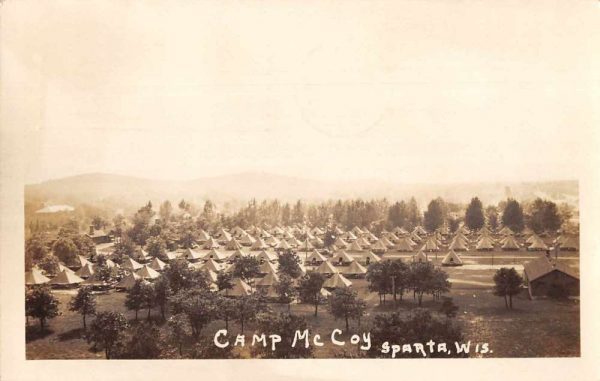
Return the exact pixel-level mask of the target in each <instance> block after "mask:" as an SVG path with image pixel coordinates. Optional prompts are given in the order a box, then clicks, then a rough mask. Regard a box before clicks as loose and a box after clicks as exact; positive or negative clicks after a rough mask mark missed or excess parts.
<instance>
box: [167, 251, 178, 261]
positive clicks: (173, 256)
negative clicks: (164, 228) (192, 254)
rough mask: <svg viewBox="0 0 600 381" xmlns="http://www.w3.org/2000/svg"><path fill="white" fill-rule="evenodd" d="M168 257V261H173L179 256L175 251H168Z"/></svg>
mask: <svg viewBox="0 0 600 381" xmlns="http://www.w3.org/2000/svg"><path fill="white" fill-rule="evenodd" d="M166 256H167V261H172V260H174V259H177V258H178V257H179V255H178V254H177V252H175V251H167V254H166Z"/></svg>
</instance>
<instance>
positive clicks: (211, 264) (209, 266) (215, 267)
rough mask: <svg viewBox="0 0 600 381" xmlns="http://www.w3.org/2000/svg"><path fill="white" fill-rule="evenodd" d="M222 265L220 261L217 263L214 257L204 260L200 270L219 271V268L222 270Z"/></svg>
mask: <svg viewBox="0 0 600 381" xmlns="http://www.w3.org/2000/svg"><path fill="white" fill-rule="evenodd" d="M223 268H224V267H223V265H222V264H220V263H217V262H216V261H215V260H214V259H212V258H211V259H209V260H208V261H206V262H204V264H203V265H202V266H201V267H200V269H201V270H205V269H206V270H212V271H214V272H217V273H218V272H220V271H221V270H223Z"/></svg>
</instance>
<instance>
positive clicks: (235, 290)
mask: <svg viewBox="0 0 600 381" xmlns="http://www.w3.org/2000/svg"><path fill="white" fill-rule="evenodd" d="M231 283H232V285H233V287H232V288H231V289H230V290H223V291H222V292H223V293H225V294H226V295H229V296H248V295H250V294H251V293H252V289H251V288H250V286H248V284H247V283H246V282H244V281H243V280H241V279H240V278H234V279H233V280H232V281H231Z"/></svg>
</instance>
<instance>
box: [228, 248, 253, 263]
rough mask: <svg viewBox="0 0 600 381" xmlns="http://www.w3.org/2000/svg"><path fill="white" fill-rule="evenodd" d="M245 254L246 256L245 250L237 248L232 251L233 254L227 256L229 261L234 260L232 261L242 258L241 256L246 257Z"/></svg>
mask: <svg viewBox="0 0 600 381" xmlns="http://www.w3.org/2000/svg"><path fill="white" fill-rule="evenodd" d="M247 256H248V254H246V252H244V251H243V250H241V249H238V250H236V251H234V252H233V254H231V255H230V256H229V258H228V260H229V261H230V262H234V261H236V260H238V259H242V258H244V257H247Z"/></svg>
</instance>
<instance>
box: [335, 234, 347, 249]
mask: <svg viewBox="0 0 600 381" xmlns="http://www.w3.org/2000/svg"><path fill="white" fill-rule="evenodd" d="M333 244H334V245H335V246H337V247H339V248H342V249H345V248H346V247H348V243H346V241H344V240H343V239H342V238H341V237H338V238H337V239H336V240H335V242H334V243H333Z"/></svg>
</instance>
